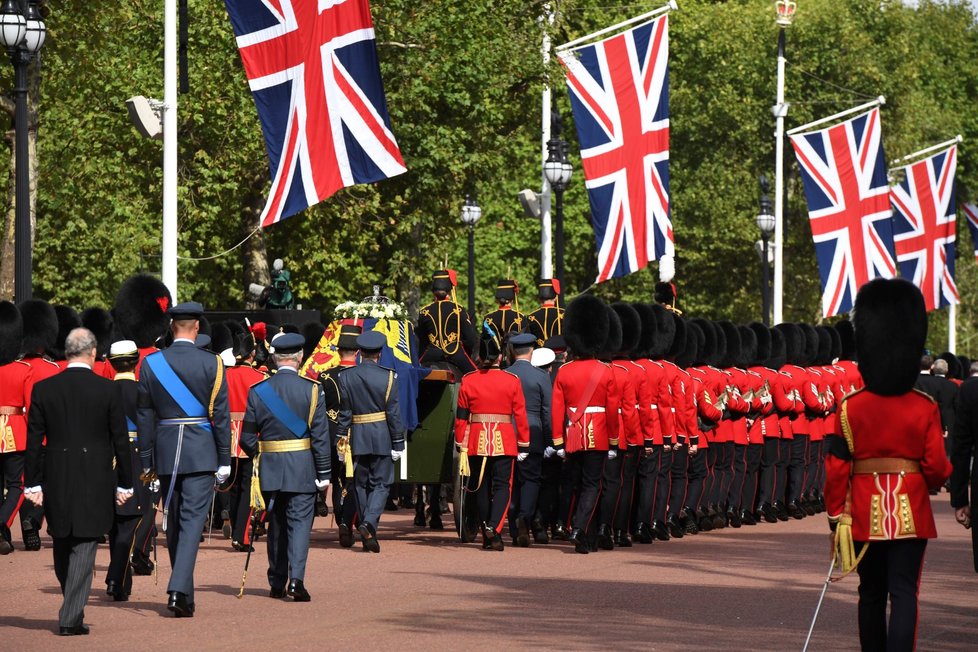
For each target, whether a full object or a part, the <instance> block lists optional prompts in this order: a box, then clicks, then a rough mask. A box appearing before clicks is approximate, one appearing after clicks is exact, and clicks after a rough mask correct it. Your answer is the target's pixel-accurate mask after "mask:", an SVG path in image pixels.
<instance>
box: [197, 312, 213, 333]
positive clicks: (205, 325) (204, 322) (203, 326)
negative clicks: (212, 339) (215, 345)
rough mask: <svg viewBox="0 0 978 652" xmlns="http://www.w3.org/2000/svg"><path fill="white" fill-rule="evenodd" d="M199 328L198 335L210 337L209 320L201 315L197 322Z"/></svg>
mask: <svg viewBox="0 0 978 652" xmlns="http://www.w3.org/2000/svg"><path fill="white" fill-rule="evenodd" d="M197 323H198V324H199V327H198V329H197V334H198V335H210V334H211V320H210V319H208V318H207V317H205V316H203V315H201V316H200V319H198V320H197Z"/></svg>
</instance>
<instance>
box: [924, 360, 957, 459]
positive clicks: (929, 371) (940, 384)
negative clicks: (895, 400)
mask: <svg viewBox="0 0 978 652" xmlns="http://www.w3.org/2000/svg"><path fill="white" fill-rule="evenodd" d="M914 388H915V389H919V390H920V391H922V392H923V393H925V394H927V395H928V396H930V397H931V398H932V399H934V400H935V401H936V402H937V407H939V408H940V410H941V426H942V427H943V428H944V449H945V451H947V454H948V456H950V455H951V441H952V437H951V434H952V433H953V428H954V412H955V408H956V405H957V401H958V386H957V385H955V384H954V383H953V382H951V381H950V380H948V379H947V362H945V361H944V360H934V358H932V357H930V356H929V355H924V356H923V357H921V359H920V375H919V376H917V382H916V383H915V385H914Z"/></svg>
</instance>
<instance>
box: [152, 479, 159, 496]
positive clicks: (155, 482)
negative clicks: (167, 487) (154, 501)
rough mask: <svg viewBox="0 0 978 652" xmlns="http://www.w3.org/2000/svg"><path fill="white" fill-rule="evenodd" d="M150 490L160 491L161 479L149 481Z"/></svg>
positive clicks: (156, 492)
mask: <svg viewBox="0 0 978 652" xmlns="http://www.w3.org/2000/svg"><path fill="white" fill-rule="evenodd" d="M149 491H150V493H154V494H158V493H160V481H159V480H153V481H152V482H150V483H149Z"/></svg>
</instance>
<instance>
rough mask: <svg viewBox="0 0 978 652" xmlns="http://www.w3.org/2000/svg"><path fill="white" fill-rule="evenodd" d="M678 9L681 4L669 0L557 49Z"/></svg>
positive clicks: (559, 50)
mask: <svg viewBox="0 0 978 652" xmlns="http://www.w3.org/2000/svg"><path fill="white" fill-rule="evenodd" d="M678 9H679V5H678V4H676V0H669V3H668V4H666V5H664V6H662V7H659V8H658V9H653V10H652V11H648V12H646V13H644V14H642V15H641V16H635V17H634V18H629V19H628V20H623V21H622V22H620V23H617V24H615V25H612V26H611V27H605V28H604V29H599V30H598V31H596V32H593V33H591V34H588V35H587V36H582V37H581V38H576V39H574V40H573V41H569V42H567V43H564V44H563V45H559V46H557V48H556V49H557V52H563V51H564V50H567V49H570V48H572V47H574V46H575V45H580V44H582V43H586V42H587V41H590V40H592V39H595V38H597V37H599V36H604V35H605V34H610V33H611V32H615V31H618V30H620V29H622V28H625V27H628V26H629V25H634V24H635V23H640V22H642V21H643V20H648V19H649V18H652V17H653V16H658V15H659V14H664V13H667V12H669V11H676V10H678Z"/></svg>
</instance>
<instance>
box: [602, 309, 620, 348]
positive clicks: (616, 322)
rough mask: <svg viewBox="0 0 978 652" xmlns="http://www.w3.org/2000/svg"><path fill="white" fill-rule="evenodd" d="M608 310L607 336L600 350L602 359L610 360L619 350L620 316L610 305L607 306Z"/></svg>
mask: <svg viewBox="0 0 978 652" xmlns="http://www.w3.org/2000/svg"><path fill="white" fill-rule="evenodd" d="M606 310H607V311H608V338H607V339H606V340H605V341H604V348H603V349H602V350H601V359H602V360H612V359H614V357H615V355H617V353H618V352H619V351H621V341H622V333H621V318H620V317H618V312H617V311H615V310H613V309H612V307H611V306H607V307H606Z"/></svg>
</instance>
